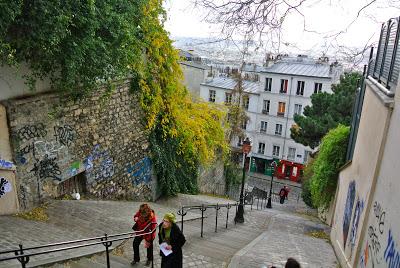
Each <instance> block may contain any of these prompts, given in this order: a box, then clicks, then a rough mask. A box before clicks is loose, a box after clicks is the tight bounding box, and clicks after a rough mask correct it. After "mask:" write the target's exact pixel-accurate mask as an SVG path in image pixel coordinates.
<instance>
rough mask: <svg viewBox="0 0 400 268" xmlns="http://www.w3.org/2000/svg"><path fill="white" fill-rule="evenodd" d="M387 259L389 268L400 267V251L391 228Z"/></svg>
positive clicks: (386, 250)
mask: <svg viewBox="0 0 400 268" xmlns="http://www.w3.org/2000/svg"><path fill="white" fill-rule="evenodd" d="M384 257H385V261H386V263H387V265H388V268H400V253H399V251H398V250H397V249H396V244H395V241H394V239H393V235H392V230H390V229H389V237H388V243H387V246H386V249H385V253H384Z"/></svg>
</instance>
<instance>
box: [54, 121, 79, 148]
mask: <svg viewBox="0 0 400 268" xmlns="http://www.w3.org/2000/svg"><path fill="white" fill-rule="evenodd" d="M54 136H55V137H56V140H57V141H58V142H60V143H61V144H62V145H65V146H70V145H71V143H72V142H73V141H74V139H75V130H74V129H73V128H72V127H71V126H70V125H64V126H61V127H59V126H56V127H54Z"/></svg>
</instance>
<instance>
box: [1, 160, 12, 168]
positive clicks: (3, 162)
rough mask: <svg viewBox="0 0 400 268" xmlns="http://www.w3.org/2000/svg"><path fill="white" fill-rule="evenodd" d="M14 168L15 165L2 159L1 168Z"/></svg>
mask: <svg viewBox="0 0 400 268" xmlns="http://www.w3.org/2000/svg"><path fill="white" fill-rule="evenodd" d="M12 167H13V163H11V162H8V161H6V160H4V159H0V168H12Z"/></svg>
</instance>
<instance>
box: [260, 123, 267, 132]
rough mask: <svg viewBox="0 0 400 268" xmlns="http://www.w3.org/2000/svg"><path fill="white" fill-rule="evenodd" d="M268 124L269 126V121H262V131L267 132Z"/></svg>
mask: <svg viewBox="0 0 400 268" xmlns="http://www.w3.org/2000/svg"><path fill="white" fill-rule="evenodd" d="M267 126H268V123H267V122H265V121H261V127H260V132H262V133H266V132H267Z"/></svg>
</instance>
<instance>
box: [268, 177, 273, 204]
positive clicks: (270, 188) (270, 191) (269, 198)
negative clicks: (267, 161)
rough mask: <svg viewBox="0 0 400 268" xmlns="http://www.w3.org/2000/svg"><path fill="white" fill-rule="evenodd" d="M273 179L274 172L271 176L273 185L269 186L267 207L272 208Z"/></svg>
mask: <svg viewBox="0 0 400 268" xmlns="http://www.w3.org/2000/svg"><path fill="white" fill-rule="evenodd" d="M273 181H274V172H273V173H272V176H271V186H270V187H269V197H268V203H267V208H272V202H271V197H272V182H273Z"/></svg>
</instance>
